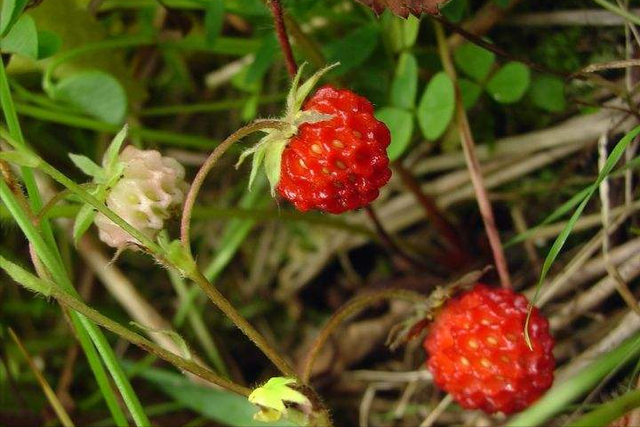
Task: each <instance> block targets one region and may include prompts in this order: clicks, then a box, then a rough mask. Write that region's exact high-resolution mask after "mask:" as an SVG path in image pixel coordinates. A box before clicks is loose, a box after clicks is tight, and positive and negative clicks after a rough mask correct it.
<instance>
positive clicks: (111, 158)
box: [102, 124, 129, 171]
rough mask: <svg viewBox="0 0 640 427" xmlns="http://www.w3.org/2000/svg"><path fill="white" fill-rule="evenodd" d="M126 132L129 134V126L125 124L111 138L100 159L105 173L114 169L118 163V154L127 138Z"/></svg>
mask: <svg viewBox="0 0 640 427" xmlns="http://www.w3.org/2000/svg"><path fill="white" fill-rule="evenodd" d="M127 132H129V125H127V124H125V125H124V126H123V127H122V129H121V130H120V132H118V133H117V134H116V136H114V137H113V139H112V140H111V144H109V148H107V151H105V153H104V157H103V158H102V167H103V168H105V169H107V171H109V170H113V169H115V168H116V166H117V163H119V160H118V153H120V148H121V147H122V144H123V143H124V140H125V138H126V137H127Z"/></svg>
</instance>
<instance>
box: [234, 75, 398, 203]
mask: <svg viewBox="0 0 640 427" xmlns="http://www.w3.org/2000/svg"><path fill="white" fill-rule="evenodd" d="M336 65H337V64H335V65H333V66H331V67H328V68H325V69H323V70H320V71H318V72H317V73H316V74H314V75H313V76H312V77H311V78H309V80H307V81H306V82H305V83H304V84H302V85H300V86H299V87H298V83H299V79H300V72H299V73H298V75H297V76H296V78H295V80H294V82H293V85H292V88H291V91H290V92H289V96H288V97H287V111H286V113H285V115H284V116H283V117H282V118H281V119H280V120H279V121H278V125H277V126H274V128H273V129H271V128H269V129H265V130H263V132H266V133H267V136H265V137H264V138H262V140H261V141H260V142H259V143H258V144H256V145H255V146H254V147H253V148H250V149H249V150H247V151H245V152H244V153H243V154H242V156H241V157H240V162H238V163H241V162H242V160H243V159H244V158H245V157H246V156H248V155H250V154H253V156H254V157H253V167H252V170H251V178H250V184H249V185H251V182H252V181H253V179H254V178H255V176H256V172H257V170H258V169H259V168H260V167H261V166H263V165H264V168H265V172H266V174H267V178H269V182H270V183H271V190H272V193H273V192H274V190H275V189H277V190H278V193H279V194H280V195H281V196H282V197H284V198H285V199H287V200H289V201H291V202H292V203H293V205H294V206H295V207H296V208H297V209H298V210H300V211H307V210H309V209H318V210H322V211H325V212H330V213H334V214H338V213H342V212H345V211H348V210H352V209H357V208H361V207H363V206H366V205H367V204H369V203H371V202H372V201H373V200H374V199H375V198H376V197H378V193H379V189H380V187H382V186H383V185H385V184H386V183H387V182H388V181H389V178H390V177H391V170H390V169H389V158H388V157H387V151H386V149H387V146H388V145H389V143H390V142H391V134H390V133H389V129H388V128H387V126H385V124H384V123H382V122H380V121H378V120H376V118H375V117H374V116H373V106H372V105H371V103H370V102H369V101H368V100H367V99H365V98H363V97H361V96H359V95H356V94H355V93H353V92H351V91H349V90H346V89H335V88H333V87H331V86H325V87H323V88H320V89H319V90H318V91H317V92H316V93H315V94H314V95H313V96H312V97H311V98H310V99H309V100H308V101H307V102H306V103H304V101H305V98H306V97H307V95H308V94H309V92H310V91H311V89H312V88H313V85H314V84H315V83H316V82H317V81H318V80H319V79H320V77H321V76H322V75H323V74H324V73H326V72H327V71H328V70H329V69H331V68H333V67H334V66H336ZM300 70H302V67H301V68H300ZM303 103H304V104H305V105H304V108H302V105H303Z"/></svg>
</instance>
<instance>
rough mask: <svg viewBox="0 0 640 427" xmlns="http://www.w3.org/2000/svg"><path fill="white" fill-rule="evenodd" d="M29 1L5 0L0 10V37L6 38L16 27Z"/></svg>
mask: <svg viewBox="0 0 640 427" xmlns="http://www.w3.org/2000/svg"><path fill="white" fill-rule="evenodd" d="M27 3H29V0H4V1H3V2H2V10H0V36H4V35H5V34H6V33H7V32H8V31H9V30H10V29H11V27H12V25H14V23H15V22H16V20H17V19H18V17H19V16H20V14H21V13H22V11H23V10H24V7H25V6H26V5H27Z"/></svg>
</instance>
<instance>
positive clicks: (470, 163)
mask: <svg viewBox="0 0 640 427" xmlns="http://www.w3.org/2000/svg"><path fill="white" fill-rule="evenodd" d="M434 27H435V32H436V37H437V39H438V50H439V52H440V57H441V60H442V65H443V67H444V69H445V71H446V73H447V74H448V75H449V78H451V80H452V81H453V83H454V86H455V88H456V121H457V126H458V132H459V134H460V141H461V143H462V150H463V152H464V156H465V160H466V163H467V168H468V170H469V175H470V176H471V183H472V184H473V189H474V191H475V193H476V200H477V201H478V207H479V208H480V214H481V215H482V220H483V222H484V227H485V230H486V233H487V237H488V238H489V244H490V245H491V251H492V252H493V258H494V261H495V264H496V270H497V271H498V275H499V276H500V283H501V284H502V287H504V288H510V287H511V278H510V277H509V270H508V267H507V260H506V258H505V255H504V251H503V249H502V244H501V242H500V235H499V233H498V228H497V227H496V222H495V218H494V216H493V210H492V208H491V202H490V201H489V194H488V193H487V189H486V188H485V185H484V178H483V177H482V171H481V169H480V162H479V161H478V158H477V156H476V154H475V143H474V141H473V135H472V134H471V128H470V126H469V120H468V119H467V113H466V111H465V110H464V105H463V104H462V96H461V94H460V88H459V86H458V82H457V76H456V70H455V68H454V66H453V62H452V61H451V54H450V52H449V45H448V44H447V40H446V38H445V35H444V31H443V30H442V26H441V25H440V24H439V23H438V22H434Z"/></svg>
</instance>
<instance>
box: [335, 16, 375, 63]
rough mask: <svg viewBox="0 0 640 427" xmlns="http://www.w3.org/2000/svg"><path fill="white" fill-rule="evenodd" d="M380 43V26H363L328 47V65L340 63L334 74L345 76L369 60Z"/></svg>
mask: <svg viewBox="0 0 640 427" xmlns="http://www.w3.org/2000/svg"><path fill="white" fill-rule="evenodd" d="M378 41H379V32H378V25H376V24H375V23H372V24H368V25H364V26H361V27H360V28H358V29H357V30H354V31H352V32H351V33H349V34H347V35H346V36H345V37H342V38H340V39H338V40H336V41H334V42H332V43H330V44H328V45H327V46H325V49H324V54H325V56H326V58H327V63H328V64H333V63H336V62H339V63H340V67H339V68H337V69H336V71H334V74H338V75H340V74H344V73H346V72H348V71H350V70H352V69H353V68H355V67H357V66H358V65H360V64H362V63H363V62H364V61H366V60H367V59H369V57H370V56H371V54H373V51H374V50H375V48H376V46H377V45H378Z"/></svg>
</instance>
